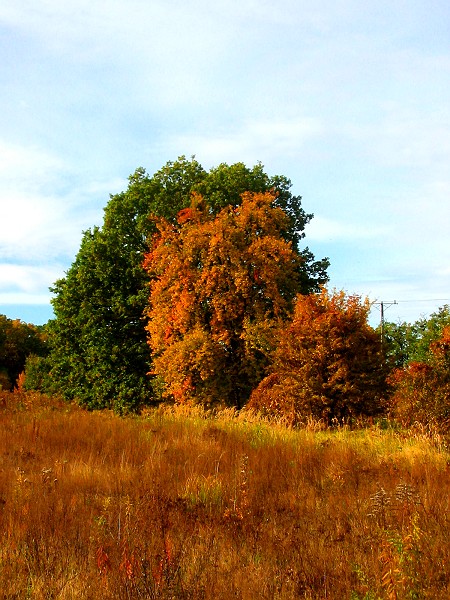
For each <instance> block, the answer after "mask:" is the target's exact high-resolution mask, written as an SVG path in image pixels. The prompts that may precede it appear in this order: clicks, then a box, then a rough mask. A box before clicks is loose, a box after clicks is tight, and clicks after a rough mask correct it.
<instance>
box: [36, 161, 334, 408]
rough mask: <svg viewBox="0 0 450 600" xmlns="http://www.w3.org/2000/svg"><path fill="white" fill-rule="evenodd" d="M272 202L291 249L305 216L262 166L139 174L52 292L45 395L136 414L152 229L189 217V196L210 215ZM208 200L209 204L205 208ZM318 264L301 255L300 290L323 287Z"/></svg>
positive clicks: (176, 167)
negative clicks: (251, 201) (48, 391)
mask: <svg viewBox="0 0 450 600" xmlns="http://www.w3.org/2000/svg"><path fill="white" fill-rule="evenodd" d="M272 188H274V189H275V190H276V191H277V192H278V197H277V202H280V203H283V204H284V205H286V207H287V212H288V214H289V226H288V227H287V229H286V231H285V235H286V237H287V238H291V239H292V240H294V242H295V243H296V242H300V240H301V239H302V237H303V230H304V227H305V225H306V224H307V222H308V221H309V219H310V218H311V215H306V213H304V211H303V209H302V208H301V199H300V198H299V197H296V196H292V195H291V194H290V192H289V188H290V182H289V181H288V180H287V179H285V178H283V177H273V178H271V177H269V176H268V175H266V173H265V172H264V170H263V167H262V166H261V165H256V166H255V167H253V168H252V169H248V168H247V167H245V165H243V164H242V163H237V164H236V165H231V166H228V165H225V164H223V165H220V166H219V167H217V168H215V169H212V170H211V171H210V172H209V173H208V172H206V171H205V170H204V169H203V167H202V166H201V165H200V164H199V163H198V162H197V161H196V160H195V159H194V158H192V159H190V160H188V159H186V158H185V157H180V158H179V159H178V160H177V161H175V162H169V163H167V164H166V165H165V166H164V167H163V168H162V169H160V170H159V171H158V172H156V173H155V174H154V175H153V176H149V175H148V174H147V173H146V171H145V170H144V169H142V168H139V169H137V170H136V172H135V173H134V174H133V175H132V176H131V177H130V178H129V185H128V188H127V190H126V191H125V192H122V193H120V194H116V195H114V196H111V198H110V200H109V202H108V204H107V206H106V208H105V212H104V222H103V225H102V226H101V227H94V228H93V229H89V230H88V231H86V232H85V233H84V234H83V237H82V241H81V246H80V250H79V252H78V254H77V256H76V258H75V261H74V262H73V264H72V266H71V267H70V269H69V270H68V271H67V273H66V276H65V277H64V278H62V279H60V280H59V281H57V282H56V283H55V284H54V287H53V289H52V291H53V293H54V298H53V302H52V303H53V308H54V312H55V319H54V320H53V321H51V323H50V324H49V335H50V342H51V348H52V350H51V354H50V357H49V361H48V362H49V364H50V376H51V380H52V389H53V391H57V392H59V393H61V394H62V395H63V396H65V397H66V398H69V399H73V398H76V399H78V400H79V401H80V402H81V403H82V404H84V405H86V406H88V407H90V408H101V407H109V408H113V409H114V410H116V411H117V412H124V411H127V410H135V409H138V408H139V407H140V406H141V405H142V404H145V403H148V402H150V401H151V399H152V391H151V388H150V382H149V379H148V376H147V373H148V372H149V370H150V368H151V363H150V357H149V352H148V346H147V339H146V331H145V318H144V311H145V307H146V304H147V302H148V285H149V276H148V273H147V272H146V271H145V270H144V268H143V266H142V264H143V260H144V255H145V253H146V252H147V251H148V248H149V244H151V240H152V236H153V235H154V233H155V231H156V228H155V221H154V220H153V219H151V218H149V217H150V216H156V217H163V218H165V219H166V220H167V221H168V222H170V223H176V215H177V214H178V213H179V211H180V210H182V209H183V208H186V207H189V205H190V202H191V193H192V192H202V193H203V194H204V196H205V199H206V200H207V201H208V204H209V205H210V207H211V211H212V212H213V213H214V212H219V211H220V210H221V209H222V208H223V207H224V206H226V205H228V204H230V203H231V204H232V205H238V204H239V203H240V194H241V193H243V192H245V191H247V190H252V191H267V189H272ZM210 200H211V201H210ZM327 266H328V261H327V259H323V260H321V261H315V260H314V257H313V256H312V255H310V254H309V251H308V250H307V249H305V261H304V262H303V263H302V265H301V269H300V270H301V272H300V274H299V275H300V276H301V280H302V285H303V287H302V290H303V291H305V292H307V291H308V290H310V289H313V288H315V287H317V286H318V285H319V284H320V283H321V282H322V281H324V280H326V268H327Z"/></svg>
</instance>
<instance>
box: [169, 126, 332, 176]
mask: <svg viewBox="0 0 450 600" xmlns="http://www.w3.org/2000/svg"><path fill="white" fill-rule="evenodd" d="M323 133H324V129H323V125H322V123H321V121H320V119H317V118H312V117H301V118H298V117H295V118H292V119H287V118H286V119H273V120H269V119H259V120H256V119H250V120H248V121H246V122H244V123H242V126H241V127H240V128H238V127H234V128H233V129H232V130H229V131H225V130H223V129H222V130H216V131H212V132H207V133H204V134H182V135H175V136H172V137H171V138H170V139H169V140H168V142H167V144H166V146H167V148H169V149H170V150H171V151H172V149H173V151H175V153H178V154H180V153H181V154H183V153H186V154H188V152H187V150H186V149H187V148H190V149H191V150H192V153H194V154H195V155H196V156H197V158H198V159H199V160H200V162H204V163H205V164H207V165H211V166H212V165H217V164H219V163H222V162H229V163H232V162H241V161H242V162H247V163H248V164H254V163H256V162H257V161H259V160H261V161H262V162H266V161H270V160H273V159H274V158H275V157H277V156H279V155H280V154H282V155H283V156H285V157H286V158H291V157H293V156H298V154H299V153H300V152H305V151H307V150H306V145H307V143H308V142H309V141H310V140H311V139H314V138H317V137H318V136H321V135H322V134H323Z"/></svg>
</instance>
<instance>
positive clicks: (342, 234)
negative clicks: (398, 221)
mask: <svg viewBox="0 0 450 600" xmlns="http://www.w3.org/2000/svg"><path fill="white" fill-rule="evenodd" d="M390 233H392V229H391V228H390V227H389V226H388V225H381V226H380V225H379V224H376V225H371V224H370V223H367V222H365V223H357V222H342V221H337V220H333V219H328V218H326V217H323V216H320V215H314V218H313V219H312V221H311V222H310V223H309V224H308V226H307V231H306V235H307V239H308V242H309V241H310V240H311V241H312V242H317V241H319V242H343V241H349V242H351V243H360V242H361V240H379V239H380V237H386V236H387V235H389V234H390Z"/></svg>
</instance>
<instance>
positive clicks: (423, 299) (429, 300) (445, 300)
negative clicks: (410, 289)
mask: <svg viewBox="0 0 450 600" xmlns="http://www.w3.org/2000/svg"><path fill="white" fill-rule="evenodd" d="M400 302H401V303H402V304H403V303H405V302H450V298H420V299H418V300H397V302H396V304H399V303H400Z"/></svg>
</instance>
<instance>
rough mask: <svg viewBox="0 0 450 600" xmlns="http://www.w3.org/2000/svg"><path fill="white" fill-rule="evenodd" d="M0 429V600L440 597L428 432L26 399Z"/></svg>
mask: <svg viewBox="0 0 450 600" xmlns="http://www.w3.org/2000/svg"><path fill="white" fill-rule="evenodd" d="M0 432H1V433H0V523H1V529H0V536H1V537H0V598H4V599H6V598H8V599H13V598H16V599H20V600H23V599H25V598H32V599H46V600H47V599H55V600H56V599H58V600H62V599H64V600H66V599H67V600H68V599H81V600H88V599H105V600H109V599H119V600H121V599H127V598H130V599H134V598H151V599H157V598H161V599H169V598H177V599H178V598H181V599H183V598H186V599H188V598H189V599H196V598H198V599H200V598H202V599H209V598H214V599H216V600H218V599H228V598H242V599H248V600H250V599H251V600H254V599H260V598H261V599H265V598H267V599H272V598H274V599H280V600H281V599H287V598H292V599H293V598H318V599H319V598H320V599H322V598H335V599H339V600H342V599H349V600H358V599H360V600H362V599H364V600H376V599H385V598H386V599H394V598H396V599H403V598H404V599H406V598H446V597H450V563H449V558H450V519H449V514H450V513H449V508H450V507H449V503H450V495H449V491H450V485H449V458H450V457H449V455H448V453H447V450H446V446H445V440H443V439H442V438H440V437H439V436H436V435H430V434H429V433H426V432H424V431H421V430H416V431H412V432H409V433H406V432H404V431H395V430H392V429H391V430H390V429H387V430H381V429H379V428H377V427H374V426H373V427H370V428H367V429H359V430H354V431H351V430H349V429H346V428H341V429H339V430H336V431H328V430H324V429H323V428H321V426H320V424H317V423H311V424H310V426H309V427H308V428H306V429H303V430H299V431H296V430H292V429H289V428H286V427H284V426H283V424H282V423H275V424H269V423H268V422H267V421H265V420H263V419H261V418H259V417H258V416H257V415H255V414H254V413H250V412H248V413H246V412H245V411H242V412H241V413H240V414H238V413H236V412H235V411H231V410H226V411H222V412H218V413H216V414H211V413H208V412H205V411H203V410H201V409H199V408H189V407H181V408H180V407H178V408H174V407H161V408H159V409H155V410H148V411H147V412H146V413H145V414H144V415H142V416H141V417H128V418H120V417H117V416H114V415H113V414H111V413H108V412H103V413H100V412H96V413H89V412H86V411H84V410H82V409H80V408H79V407H76V406H73V405H67V404H65V403H60V402H58V401H56V400H52V399H48V398H45V397H44V396H40V395H39V394H32V393H28V394H7V393H2V394H1V397H0ZM2 594H3V595H2Z"/></svg>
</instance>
